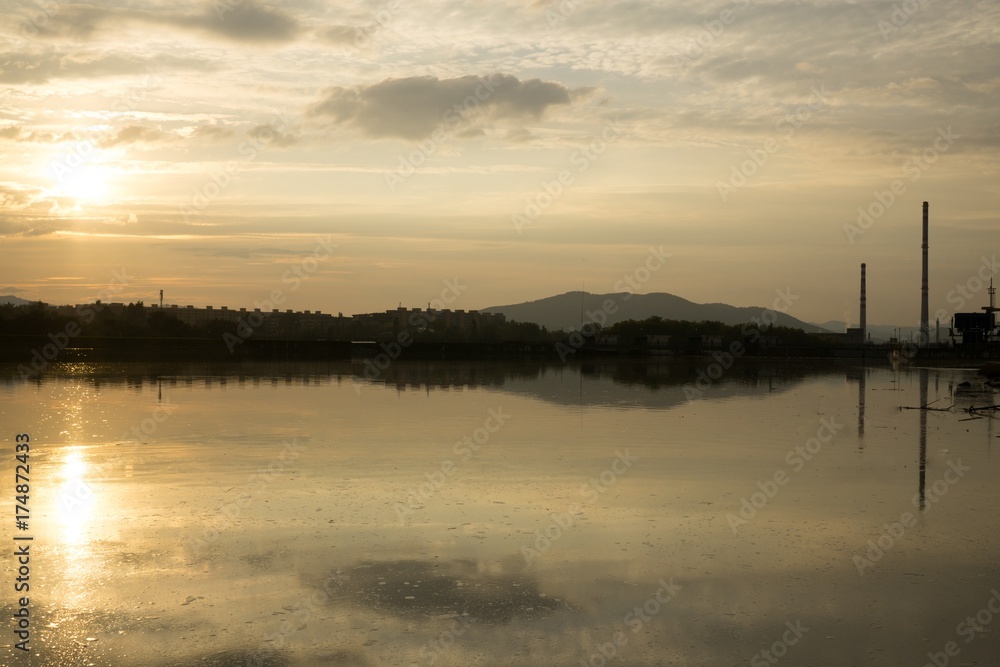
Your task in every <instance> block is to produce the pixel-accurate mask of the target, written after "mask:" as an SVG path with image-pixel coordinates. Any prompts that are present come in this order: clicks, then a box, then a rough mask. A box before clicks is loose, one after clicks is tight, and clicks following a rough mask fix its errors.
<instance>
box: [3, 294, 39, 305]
mask: <svg viewBox="0 0 1000 667" xmlns="http://www.w3.org/2000/svg"><path fill="white" fill-rule="evenodd" d="M29 303H35V302H34V301H28V300H27V299H22V298H21V297H17V296H11V295H7V296H0V305H7V304H12V305H15V306H27V305H28V304H29Z"/></svg>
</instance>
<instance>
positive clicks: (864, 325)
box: [859, 263, 868, 345]
mask: <svg viewBox="0 0 1000 667" xmlns="http://www.w3.org/2000/svg"><path fill="white" fill-rule="evenodd" d="M867 292H868V288H867V287H866V286H865V265H864V264H863V263H862V264H861V324H860V325H859V326H860V327H861V344H862V345H864V344H865V341H866V340H867V339H868V333H867V331H866V329H867V317H868V297H867Z"/></svg>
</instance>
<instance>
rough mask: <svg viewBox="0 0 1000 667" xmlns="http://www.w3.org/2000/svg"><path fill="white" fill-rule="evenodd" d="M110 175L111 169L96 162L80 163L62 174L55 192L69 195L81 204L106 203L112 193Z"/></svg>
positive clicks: (65, 195)
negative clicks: (72, 169)
mask: <svg viewBox="0 0 1000 667" xmlns="http://www.w3.org/2000/svg"><path fill="white" fill-rule="evenodd" d="M111 176H112V171H111V169H110V168H109V167H106V166H103V165H97V164H88V165H81V166H80V167H77V168H76V169H75V170H74V171H72V172H71V173H68V174H65V175H64V177H63V179H62V181H61V182H60V183H59V185H58V187H57V190H56V193H57V194H58V195H61V196H64V197H70V198H71V199H74V200H76V202H77V203H81V204H100V203H106V202H107V201H108V198H109V197H110V196H111V194H112V189H111V182H110V181H111Z"/></svg>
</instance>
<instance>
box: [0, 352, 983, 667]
mask: <svg viewBox="0 0 1000 667" xmlns="http://www.w3.org/2000/svg"><path fill="white" fill-rule="evenodd" d="M707 365H708V364H704V365H699V364H698V363H694V364H691V363H687V364H679V363H673V362H668V361H663V362H655V363H650V364H644V365H636V364H615V363H606V364H591V365H584V366H582V367H581V366H530V365H503V364H428V363H422V364H406V363H404V362H396V364H395V366H394V367H392V368H389V369H387V370H386V371H385V373H384V374H382V375H381V376H380V377H378V378H377V379H376V380H375V381H371V380H369V379H365V378H364V374H363V368H362V367H360V366H359V365H357V364H354V365H352V364H343V365H327V364H317V365H311V364H297V365H294V366H282V365H256V366H243V367H225V366H199V365H192V364H188V365H163V366H156V365H129V364H100V365H86V364H77V365H68V366H58V367H57V366H55V365H54V366H53V367H52V368H51V369H49V371H48V372H47V373H46V375H45V376H43V377H42V378H40V379H35V380H32V381H27V382H26V381H22V380H20V379H18V378H17V376H16V374H14V373H13V369H11V368H6V369H4V370H5V375H4V376H3V378H2V381H0V395H2V402H0V423H2V425H3V431H4V434H5V435H4V438H5V440H6V441H7V443H8V447H7V451H8V452H9V455H8V456H7V459H8V460H7V462H6V464H5V465H6V469H5V470H3V472H2V476H3V478H4V480H5V481H4V483H3V486H2V488H3V489H4V491H5V492H6V495H7V496H10V497H12V496H13V495H14V492H13V486H14V474H15V470H14V468H15V465H16V461H15V460H14V444H15V443H14V436H15V434H17V433H28V434H29V435H30V436H31V450H30V462H31V473H30V485H31V493H30V498H29V503H30V507H29V509H30V519H29V527H28V529H27V530H23V531H22V530H17V529H16V528H15V522H14V517H13V516H12V517H11V518H10V519H9V520H8V521H7V522H6V525H5V527H4V531H3V535H2V536H0V539H4V540H5V541H6V542H7V544H8V545H14V544H15V542H14V541H13V537H15V536H22V537H23V536H31V537H32V538H33V539H32V541H31V542H30V545H31V546H30V553H31V562H30V569H31V572H30V592H29V593H28V595H30V605H29V611H30V619H31V621H30V631H31V635H30V643H29V646H30V653H31V656H30V658H31V661H30V663H29V662H28V660H27V658H28V657H29V656H27V655H25V654H24V652H23V651H20V650H18V649H16V648H15V647H14V644H15V643H16V642H17V641H18V638H17V637H16V636H15V635H14V634H13V630H14V629H15V625H16V622H15V621H13V620H12V616H13V613H14V612H15V611H17V609H18V608H19V604H18V598H19V596H20V595H22V594H19V593H15V591H14V589H13V582H14V580H15V577H16V576H17V567H18V564H17V562H16V561H15V560H14V559H13V558H7V559H5V560H4V561H3V568H4V578H5V581H6V582H8V583H6V584H5V586H4V591H5V592H4V594H3V596H2V597H0V603H2V604H3V607H4V616H5V618H7V619H8V621H7V626H8V627H7V628H6V629H5V634H4V641H3V642H2V644H3V648H2V656H3V657H2V658H0V663H2V664H32V665H60V666H68V665H113V666H116V665H152V666H155V667H160V666H166V665H213V666H226V667H236V666H238V665H239V666H248V667H249V666H256V667H259V666H263V665H271V666H289V667H291V666H296V667H297V666H312V665H402V666H409V665H413V664H416V665H566V666H570V665H573V666H576V665H581V664H585V665H594V666H595V667H596V666H598V665H602V664H605V663H607V664H609V665H611V664H620V665H747V664H749V665H765V664H778V663H783V664H788V665H901V664H907V665H914V666H917V667H919V666H921V665H924V664H925V663H930V662H931V660H932V657H933V659H936V660H937V661H938V662H939V663H941V662H942V661H943V660H947V664H951V665H977V664H979V665H991V664H996V662H995V660H996V656H997V655H1000V592H998V591H1000V564H998V563H997V555H998V554H1000V530H998V528H1000V520H998V519H997V516H998V515H997V512H998V509H1000V463H998V461H997V457H996V456H995V453H994V452H993V449H994V448H998V451H1000V437H998V436H1000V421H998V420H996V419H990V418H986V417H983V418H974V415H970V414H969V413H968V412H967V408H968V407H969V406H973V405H979V406H982V405H991V404H996V403H1000V400H997V399H998V397H997V396H996V394H995V393H994V391H993V390H992V389H990V388H989V387H988V386H985V385H984V384H983V383H982V381H981V379H980V378H978V377H976V375H975V374H974V373H973V372H971V371H963V370H947V369H945V370H937V369H934V370H929V369H904V370H891V369H889V368H869V369H867V370H862V369H860V368H856V367H849V366H839V365H833V364H829V365H824V364H818V363H815V362H809V363H808V364H806V363H797V362H794V361H792V362H782V363H772V364H760V365H757V364H744V365H741V366H738V367H734V368H730V369H725V370H724V372H722V373H721V374H720V376H719V377H718V378H715V379H711V381H710V382H705V381H704V380H702V381H701V382H700V383H699V381H698V379H699V375H698V371H699V370H705V369H706V367H707ZM702 377H707V376H702ZM963 382H968V383H969V386H964V385H962V383H963ZM928 403H929V404H930V405H931V406H932V407H938V408H949V407H951V406H954V408H952V409H951V410H938V411H923V410H900V407H902V406H906V407H918V406H920V405H923V404H928ZM6 502H7V503H8V506H13V502H14V501H13V498H11V500H9V501H6ZM24 543H25V542H24V541H20V542H18V543H17V544H24ZM8 548H9V549H10V551H11V552H13V550H14V547H11V546H8ZM949 652H950V654H949ZM928 654H930V656H929V655H928Z"/></svg>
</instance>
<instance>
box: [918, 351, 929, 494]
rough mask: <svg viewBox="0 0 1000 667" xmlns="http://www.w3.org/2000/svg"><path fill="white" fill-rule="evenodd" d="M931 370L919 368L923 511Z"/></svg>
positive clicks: (920, 476)
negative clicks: (929, 375)
mask: <svg viewBox="0 0 1000 667" xmlns="http://www.w3.org/2000/svg"><path fill="white" fill-rule="evenodd" d="M928 374H929V371H928V370H927V369H926V368H921V369H920V370H919V378H920V380H919V382H920V403H919V407H920V410H918V412H919V413H920V427H919V430H918V433H919V436H920V463H919V466H920V467H919V481H918V484H917V486H918V487H919V489H918V494H919V498H920V505H919V507H920V511H921V512H923V511H924V509H925V507H926V504H927V503H926V498H925V493H924V491H925V489H926V487H927V410H926V409H925V408H926V407H927V381H928Z"/></svg>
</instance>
